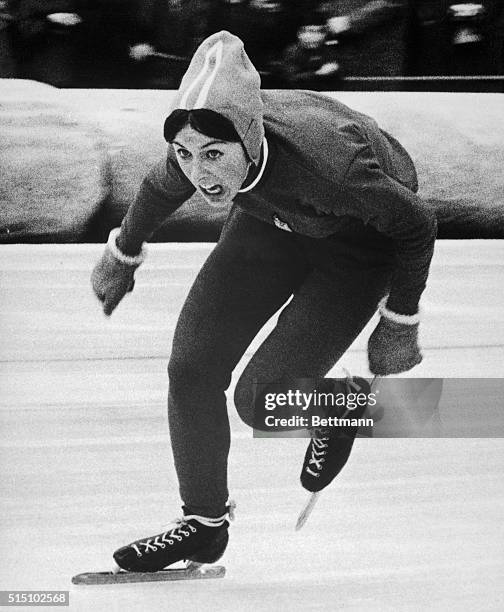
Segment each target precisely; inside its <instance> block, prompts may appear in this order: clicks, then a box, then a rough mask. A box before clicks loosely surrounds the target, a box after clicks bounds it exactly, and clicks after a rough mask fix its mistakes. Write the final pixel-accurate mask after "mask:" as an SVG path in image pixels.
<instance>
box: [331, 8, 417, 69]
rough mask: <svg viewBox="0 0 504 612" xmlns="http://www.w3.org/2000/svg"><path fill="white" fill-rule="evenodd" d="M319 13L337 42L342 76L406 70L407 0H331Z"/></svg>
mask: <svg viewBox="0 0 504 612" xmlns="http://www.w3.org/2000/svg"><path fill="white" fill-rule="evenodd" d="M320 12H321V13H322V15H324V16H325V18H326V20H327V28H328V31H329V36H331V37H334V38H335V39H336V40H337V41H338V43H339V44H338V49H337V57H338V60H339V63H340V65H341V71H342V74H343V75H344V76H400V75H403V74H405V72H406V60H407V35H408V28H409V2H408V0H371V1H370V0H331V1H329V2H323V3H322V4H321V6H320Z"/></svg>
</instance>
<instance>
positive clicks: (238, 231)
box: [168, 208, 308, 516]
mask: <svg viewBox="0 0 504 612" xmlns="http://www.w3.org/2000/svg"><path fill="white" fill-rule="evenodd" d="M307 272H308V270H307V264H306V263H305V262H304V258H303V256H302V255H301V250H300V249H299V247H298V245H297V244H296V242H295V240H294V239H293V237H292V235H290V234H289V233H287V232H282V231H281V230H278V229H276V228H275V227H273V226H269V225H267V224H265V223H262V222H261V221H258V220H256V219H254V218H252V217H250V216H249V215H247V214H245V213H243V212H241V211H240V210H239V209H238V208H234V209H233V211H232V212H231V214H230V217H229V219H228V222H227V223H226V227H225V228H224V231H223V234H222V237H221V240H220V241H219V243H218V245H217V246H216V248H215V249H214V250H213V252H212V253H211V255H210V256H209V258H208V260H207V261H206V263H205V264H204V266H203V267H202V269H201V271H200V273H199V275H198V277H197V278H196V281H195V282H194V285H193V287H192V289H191V291H190V293H189V295H188V297H187V299H186V302H185V304H184V307H183V309H182V311H181V313H180V317H179V320H178V323H177V328H176V330H175V334H174V339H173V349H172V354H171V359H170V364H169V368H168V371H169V379H170V389H169V397H168V416H169V425H170V435H171V441H172V449H173V455H174V460H175V468H176V471H177V475H178V478H179V484H180V494H181V497H182V500H183V501H184V504H185V505H186V506H187V507H189V508H190V510H191V512H193V513H197V514H201V515H203V516H219V515H221V514H223V512H224V507H225V503H226V501H227V496H228V491H227V457H228V452H229V422H228V416H227V410H226V399H225V394H224V392H225V390H226V389H227V387H228V386H229V384H230V381H231V373H232V371H233V369H234V367H235V366H236V364H237V363H238V361H239V360H240V358H241V357H242V355H243V353H244V351H245V350H246V348H247V347H248V345H249V344H250V342H251V341H252V340H253V338H254V337H255V336H256V334H257V332H258V331H259V329H260V328H261V327H262V326H263V325H264V323H265V322H266V321H267V320H268V319H269V318H270V317H271V316H272V315H273V314H274V313H275V312H276V311H277V310H278V309H279V308H280V307H281V306H282V304H284V303H285V301H286V300H287V299H288V298H289V296H290V295H291V294H292V292H293V290H294V289H295V287H296V286H297V285H299V284H300V283H301V282H302V279H303V278H304V276H305V275H306V274H307Z"/></svg>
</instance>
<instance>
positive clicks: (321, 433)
mask: <svg viewBox="0 0 504 612" xmlns="http://www.w3.org/2000/svg"><path fill="white" fill-rule="evenodd" d="M335 385H336V387H337V389H336V392H344V393H345V394H349V393H358V394H361V393H362V394H365V395H366V396H369V393H370V390H371V386H370V384H369V383H368V382H367V381H366V380H365V379H363V378H353V377H351V376H349V377H348V378H347V379H346V380H342V381H336V382H335ZM366 408H367V403H366V404H363V405H359V406H356V407H355V408H354V409H350V408H348V407H342V408H339V409H338V408H336V409H334V410H333V409H331V410H329V413H330V414H329V413H328V416H335V417H338V418H339V419H345V418H351V419H360V418H362V416H363V414H364V412H365V410H366ZM357 431H358V426H355V425H345V426H329V427H319V428H314V429H312V430H311V431H310V433H311V440H310V443H309V444H308V448H307V449H306V453H305V457H304V461H303V467H302V469H301V476H300V480H301V485H302V486H303V488H305V489H306V490H307V491H309V492H310V493H311V494H312V495H310V498H309V499H308V502H307V503H306V505H305V506H304V508H303V510H302V511H301V513H300V515H299V518H298V521H297V524H296V530H298V529H300V528H301V527H302V526H303V525H304V524H305V522H306V520H307V519H308V516H309V515H310V513H311V511H312V510H313V507H314V506H315V503H316V501H317V500H318V497H319V493H320V492H321V491H322V490H323V489H325V487H327V486H328V485H329V484H330V483H331V482H332V481H333V480H334V479H335V478H336V476H337V475H338V474H339V473H340V472H341V470H342V469H343V468H344V467H345V464H346V462H347V461H348V458H349V456H350V453H351V451H352V447H353V443H354V440H355V436H356V435H357Z"/></svg>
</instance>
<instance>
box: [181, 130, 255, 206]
mask: <svg viewBox="0 0 504 612" xmlns="http://www.w3.org/2000/svg"><path fill="white" fill-rule="evenodd" d="M172 146H173V149H174V151H175V155H176V156H177V161H178V163H179V166H180V168H181V169H182V172H183V173H184V174H185V175H186V176H187V178H188V179H189V180H190V181H191V183H192V184H193V185H194V187H195V188H196V189H197V190H198V192H199V193H200V194H201V195H202V196H203V197H204V198H205V200H206V201H207V202H208V203H209V204H210V205H211V206H223V205H225V204H228V203H229V202H231V201H232V200H233V198H234V197H235V196H236V194H237V193H238V190H239V189H240V188H241V186H242V185H243V183H244V181H245V179H246V178H247V173H248V169H249V166H250V164H249V162H248V160H247V157H246V155H245V151H244V149H243V147H242V144H241V142H229V141H224V140H218V139H216V138H211V137H209V136H205V135H204V134H201V133H200V132H198V131H196V130H195V129H194V128H192V127H191V126H190V125H186V126H185V127H183V128H182V129H181V130H180V132H178V134H177V135H176V136H175V138H174V139H173V142H172Z"/></svg>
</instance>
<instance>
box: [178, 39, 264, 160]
mask: <svg viewBox="0 0 504 612" xmlns="http://www.w3.org/2000/svg"><path fill="white" fill-rule="evenodd" d="M260 87H261V79H260V77H259V73H258V72H257V70H256V69H255V68H254V66H253V64H252V62H251V61H250V59H249V58H248V56H247V54H246V53H245V49H244V47H243V42H242V41H241V40H240V39H239V38H237V37H236V36H234V35H233V34H230V33H229V32H226V31H222V32H217V33H216V34H212V35H211V36H209V37H208V38H207V39H206V40H204V41H203V42H202V43H201V45H200V46H199V47H198V49H197V50H196V52H195V53H194V56H193V58H192V60H191V63H190V65H189V68H188V69H187V72H186V73H185V75H184V77H183V79H182V82H181V84H180V87H179V90H178V92H177V94H176V96H175V103H174V106H173V108H172V110H175V109H177V108H182V109H187V110H192V109H196V108H207V109H209V110H213V111H215V112H217V113H220V114H221V115H222V116H224V117H226V118H227V119H229V120H230V121H231V122H232V123H233V125H234V127H235V129H236V131H237V132H238V135H239V136H240V138H241V141H242V143H243V146H244V148H245V150H246V152H247V154H248V156H249V158H250V160H251V161H252V162H254V163H255V164H257V163H258V161H259V157H260V152H261V144H262V141H263V137H264V127H263V102H262V99H261V93H260Z"/></svg>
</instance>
